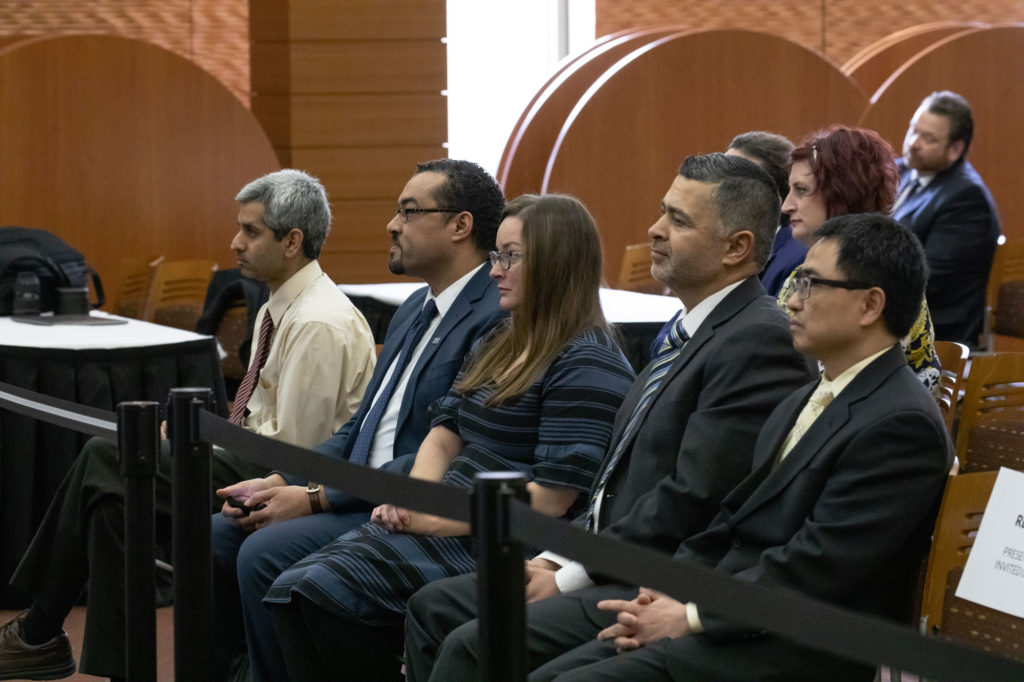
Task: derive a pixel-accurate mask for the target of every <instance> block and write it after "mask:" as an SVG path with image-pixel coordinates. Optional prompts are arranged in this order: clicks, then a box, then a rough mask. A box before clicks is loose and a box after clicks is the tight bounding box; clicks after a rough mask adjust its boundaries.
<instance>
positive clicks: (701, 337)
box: [612, 277, 764, 448]
mask: <svg viewBox="0 0 1024 682" xmlns="http://www.w3.org/2000/svg"><path fill="white" fill-rule="evenodd" d="M763 295H764V287H763V286H761V283H760V281H758V279H757V278H756V277H750V278H748V279H747V280H745V281H744V282H743V283H742V284H740V285H739V286H738V287H736V289H734V290H733V291H731V292H730V293H729V295H728V296H726V297H725V298H724V299H723V300H722V301H721V302H720V303H719V304H718V305H717V306H715V309H714V310H712V311H711V314H710V315H708V317H707V319H705V320H704V322H703V323H702V324H701V325H700V327H699V328H698V329H697V333H696V334H694V335H693V338H691V339H690V340H689V341H687V342H686V345H685V346H683V350H682V351H681V352H680V353H679V357H678V358H676V359H675V361H674V362H673V363H672V366H671V367H670V368H669V370H668V372H667V373H666V374H665V376H664V377H662V379H661V383H660V384H658V388H657V390H655V392H654V394H653V395H652V396H651V401H650V403H648V409H647V411H646V412H645V413H644V414H642V415H640V421H639V422H638V423H637V425H636V428H634V429H633V433H632V434H630V436H629V441H630V442H627V443H626V447H627V448H629V447H631V441H632V440H633V439H635V438H636V436H637V434H638V433H640V431H641V430H642V429H643V428H644V422H646V421H647V415H648V414H650V412H651V410H650V405H653V404H654V403H655V402H656V401H657V400H658V399H659V398H660V397H661V394H662V393H663V392H664V391H665V389H666V387H667V386H668V385H669V384H671V383H672V380H673V379H674V378H675V377H676V376H677V375H678V374H679V373H680V372H682V371H683V370H684V369H685V368H686V366H687V365H688V364H689V363H690V360H691V359H693V357H694V356H696V355H697V353H698V352H699V351H700V349H701V348H703V347H704V346H705V345H706V344H707V343H708V342H709V341H711V339H712V338H714V335H715V327H718V326H720V325H722V324H724V323H726V322H728V321H729V320H731V319H732V318H733V317H735V316H736V314H738V313H739V312H740V311H741V310H743V309H744V308H746V307H747V305H749V304H750V302H751V301H753V300H754V299H756V298H757V297H759V296H763ZM649 375H650V365H648V366H647V367H646V368H645V369H644V372H643V373H642V375H641V376H640V377H639V378H637V380H636V381H635V382H634V387H635V386H636V385H637V384H640V385H641V386H643V384H644V383H646V382H647V377H648V376H649ZM641 382H643V383H641ZM641 394H642V391H640V392H637V393H636V400H639V398H640V395H641ZM636 400H631V401H630V412H632V409H633V406H634V405H635V404H636ZM627 422H628V420H625V421H623V422H622V428H625V425H626V423H627ZM620 430H621V429H617V431H620ZM616 442H617V440H616V439H615V438H613V439H612V443H616Z"/></svg>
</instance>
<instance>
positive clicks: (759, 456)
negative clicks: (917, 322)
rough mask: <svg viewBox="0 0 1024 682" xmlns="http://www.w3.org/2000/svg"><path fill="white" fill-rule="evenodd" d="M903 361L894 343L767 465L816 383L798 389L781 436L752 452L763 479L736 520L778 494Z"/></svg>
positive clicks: (899, 349) (904, 358)
mask: <svg viewBox="0 0 1024 682" xmlns="http://www.w3.org/2000/svg"><path fill="white" fill-rule="evenodd" d="M906 362H907V360H906V356H905V355H904V353H903V350H902V349H901V348H900V347H899V346H894V347H893V348H892V349H890V350H889V351H887V352H886V353H885V354H884V355H882V356H880V357H879V358H877V359H876V360H875V361H874V362H872V363H871V364H870V365H868V366H867V367H865V368H864V369H863V370H861V372H860V374H858V375H857V376H856V377H855V378H854V380H853V381H852V382H850V384H849V385H848V386H847V387H846V388H845V389H843V391H842V392H840V394H839V395H838V396H837V397H836V399H835V400H833V401H832V403H831V404H830V405H829V406H828V407H826V408H825V410H824V412H822V413H821V416H819V417H818V418H817V419H816V420H815V422H814V424H813V425H812V426H811V428H810V429H808V431H807V433H805V434H804V437H803V438H801V439H800V442H799V443H797V444H796V445H795V446H794V447H793V449H792V450H790V452H789V454H788V455H786V458H785V459H784V460H782V462H781V463H780V464H779V465H778V466H777V467H775V468H771V467H772V466H773V464H774V462H775V459H776V457H777V456H778V453H779V448H781V447H782V443H783V441H784V440H785V438H786V436H787V435H788V434H789V430H790V429H791V428H792V426H793V423H794V422H795V421H796V418H797V415H799V414H800V410H802V409H803V406H804V404H805V403H806V402H807V399H808V398H809V397H810V394H811V393H812V392H813V391H814V388H815V386H816V385H815V384H812V385H811V386H809V387H805V388H803V389H800V390H801V392H804V393H805V395H804V396H803V398H802V400H800V401H799V403H798V404H797V407H795V408H794V410H793V411H792V413H791V414H790V416H789V418H788V419H787V420H786V421H787V422H788V424H789V428H787V429H785V430H782V429H780V431H781V436H779V434H778V432H777V433H776V435H775V437H774V438H772V442H771V443H768V442H766V443H765V448H764V449H763V450H762V451H759V452H756V453H755V454H754V457H755V462H756V463H759V464H760V468H761V469H767V473H765V472H764V471H761V470H760V469H758V468H757V467H758V464H755V471H756V472H757V473H760V474H762V475H764V480H763V481H761V484H760V485H758V486H757V488H756V489H755V490H754V491H753V493H751V495H750V497H749V498H747V500H746V501H745V502H744V503H743V504H742V505H740V508H739V509H738V510H737V511H736V514H735V516H734V519H735V520H739V519H741V518H743V517H745V516H747V515H749V514H750V513H751V512H752V511H753V510H755V509H757V508H758V507H759V506H760V505H762V504H764V503H765V502H767V501H768V500H771V499H772V498H774V497H775V496H777V495H779V494H781V493H782V492H783V491H784V490H785V488H786V487H787V486H788V485H789V484H790V482H791V481H792V480H793V478H795V477H796V475H797V474H799V473H800V472H801V471H803V470H804V469H806V468H807V467H808V466H810V464H811V463H812V462H813V461H814V460H815V458H816V456H817V455H818V454H819V453H820V452H821V451H822V450H823V449H824V448H825V447H826V446H828V444H829V443H830V442H831V440H832V438H833V437H834V436H835V434H836V433H838V432H839V431H840V430H841V429H842V428H843V427H844V426H846V424H847V423H849V421H850V417H851V410H852V407H853V406H854V405H856V404H857V403H858V402H860V401H861V400H864V399H865V398H868V397H870V396H871V394H873V393H874V392H875V390H876V389H877V388H878V386H879V385H880V384H881V383H882V382H883V381H885V379H886V378H887V377H888V376H889V375H890V374H892V372H894V371H896V370H898V369H899V368H900V367H901V366H902V365H905V364H906ZM808 389H809V390H808Z"/></svg>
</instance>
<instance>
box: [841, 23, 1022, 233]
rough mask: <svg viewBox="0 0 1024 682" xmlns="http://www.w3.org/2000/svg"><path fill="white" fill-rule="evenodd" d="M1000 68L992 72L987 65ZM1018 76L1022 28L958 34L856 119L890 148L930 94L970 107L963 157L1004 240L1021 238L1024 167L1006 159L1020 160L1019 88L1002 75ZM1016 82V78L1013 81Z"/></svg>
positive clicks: (917, 61)
mask: <svg viewBox="0 0 1024 682" xmlns="http://www.w3.org/2000/svg"><path fill="white" fill-rule="evenodd" d="M992 64H998V65H999V68H998V69H993V68H990V65H992ZM1021 73H1024V24H1020V25H1016V26H1004V27H993V28H989V29H983V30H979V31H975V32H972V33H968V34H957V35H955V36H952V37H950V38H947V39H945V40H943V41H940V42H939V43H937V44H936V45H934V46H932V47H931V48H930V49H928V50H925V51H924V52H921V53H920V54H918V55H917V56H916V57H915V58H914V59H912V60H911V61H910V62H908V63H907V64H906V65H905V66H904V67H903V68H902V69H901V70H900V71H898V72H897V73H896V74H895V75H894V76H893V78H892V79H891V80H890V81H889V82H888V83H887V84H886V85H885V87H884V89H882V90H880V91H879V92H878V93H877V95H876V97H875V100H874V101H873V102H872V103H871V106H870V108H869V109H867V110H866V111H865V113H864V115H863V117H862V119H861V121H860V124H861V125H864V126H866V127H869V128H872V129H874V130H877V131H878V132H879V133H880V134H881V135H882V136H883V137H885V139H886V140H888V141H889V143H890V144H891V145H892V146H893V148H895V149H896V150H900V149H901V148H902V146H903V137H904V135H905V134H906V131H907V124H908V122H909V120H910V117H911V115H913V113H914V111H915V110H916V109H917V106H918V104H920V102H921V100H922V99H923V98H924V97H925V96H926V95H928V93H930V92H932V91H934V90H943V89H949V90H953V91H955V92H958V93H960V94H962V95H963V96H964V97H966V98H967V100H968V101H969V102H970V103H971V109H972V111H973V114H974V139H973V141H972V142H971V149H970V150H969V152H968V158H969V159H970V161H971V163H972V164H973V165H974V167H975V168H977V170H978V172H979V173H981V175H982V177H983V178H984V179H985V183H986V184H987V185H988V188H989V189H990V190H991V191H992V196H993V198H994V199H995V202H996V206H997V208H998V209H999V217H1000V220H1001V222H1002V229H1003V234H1005V235H1006V236H1007V238H1008V239H1016V240H1022V239H1024V205H1022V204H1021V202H1020V200H1019V196H1020V188H1021V187H1022V186H1024V169H1022V168H1021V166H1020V164H1019V163H1008V162H1007V160H1008V159H1019V158H1022V156H1024V137H1022V136H1021V135H1020V121H1021V120H1022V119H1024V89H1021V88H1020V87H1008V86H1007V79H1008V78H1012V76H1009V75H1008V74H1017V75H1019V74H1021ZM1018 77H1019V76H1018Z"/></svg>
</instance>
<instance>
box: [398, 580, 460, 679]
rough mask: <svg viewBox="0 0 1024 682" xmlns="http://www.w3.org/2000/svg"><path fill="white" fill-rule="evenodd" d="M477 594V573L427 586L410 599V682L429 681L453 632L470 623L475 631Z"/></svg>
mask: <svg viewBox="0 0 1024 682" xmlns="http://www.w3.org/2000/svg"><path fill="white" fill-rule="evenodd" d="M476 595H477V579H476V574H475V573H470V574H467V575H460V576H456V577H454V578H446V579H444V580H436V581H434V582H432V583H427V584H426V585H424V586H423V587H422V588H420V589H419V591H417V592H416V593H415V594H414V595H413V596H412V597H411V598H410V599H409V609H408V612H407V613H406V617H405V674H406V678H407V679H408V680H409V681H410V682H425V680H427V679H429V677H430V671H431V670H432V669H433V667H434V662H435V660H436V659H437V656H438V651H439V649H440V648H441V645H442V642H444V641H445V638H446V637H447V636H448V635H449V634H450V633H451V632H452V631H454V630H455V629H457V628H458V627H459V626H460V625H463V624H464V623H467V622H470V621H472V622H473V627H474V629H475V627H476V625H475V624H476V621H475V620H474V619H475V618H476V614H477V606H476V605H477V601H476ZM474 665H475V661H474Z"/></svg>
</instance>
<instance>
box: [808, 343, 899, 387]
mask: <svg viewBox="0 0 1024 682" xmlns="http://www.w3.org/2000/svg"><path fill="white" fill-rule="evenodd" d="M888 350H889V349H888V348H883V349H882V350H880V351H878V352H877V353H873V354H872V355H869V356H867V357H866V358H864V359H863V360H861V361H860V362H858V363H857V364H855V365H853V366H852V367H849V368H847V370H846V371H845V372H843V373H842V374H840V375H839V376H837V377H836V378H835V379H832V380H831V381H829V379H828V378H827V377H826V376H825V374H824V373H822V375H821V384H820V385H821V386H822V387H827V388H828V389H829V391H830V392H831V393H832V397H833V398H835V397H836V396H838V395H839V393H840V391H842V390H843V389H844V388H846V387H847V386H849V385H850V382H851V381H853V380H854V379H856V378H857V375H858V374H860V371H861V370H862V369H864V368H865V367H867V366H868V365H870V364H871V363H872V362H874V361H875V360H876V359H878V358H879V357H880V356H881V355H882V354H883V353H885V352H886V351H888Z"/></svg>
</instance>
